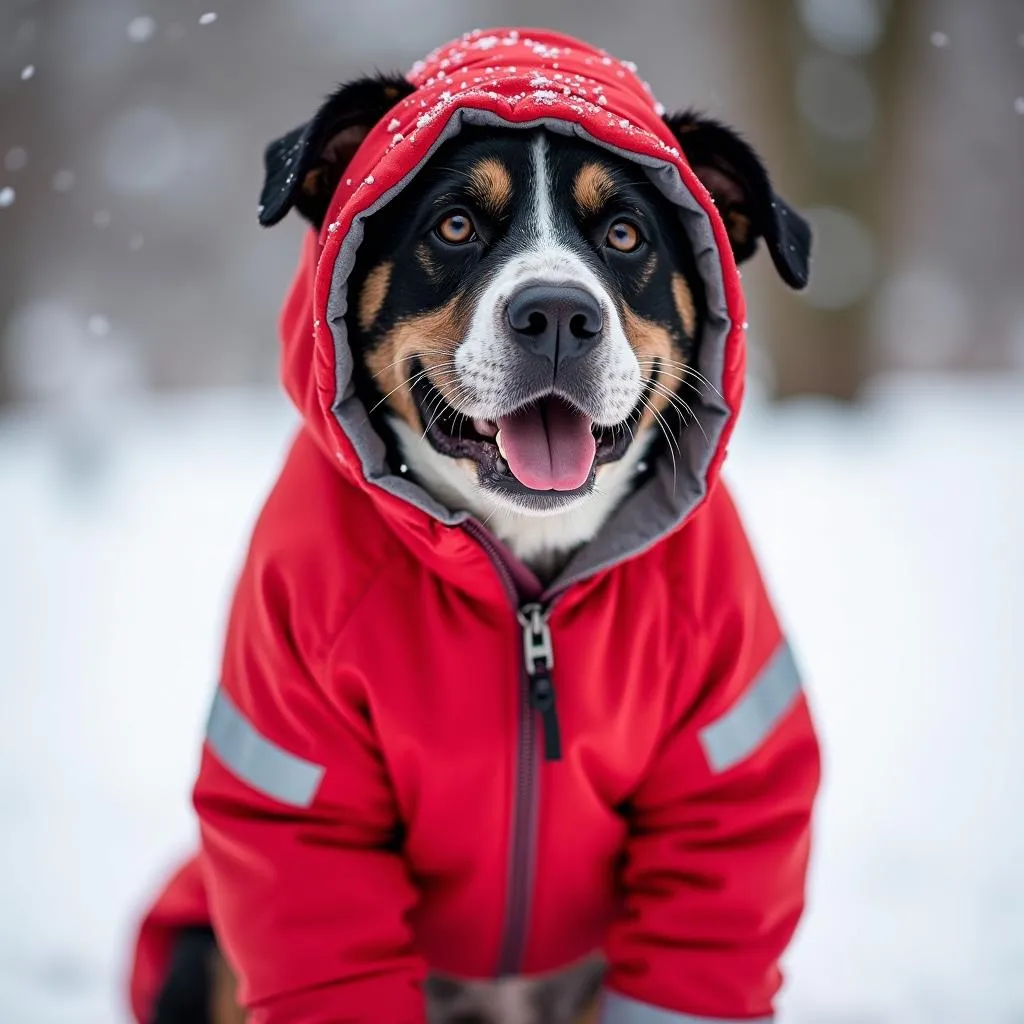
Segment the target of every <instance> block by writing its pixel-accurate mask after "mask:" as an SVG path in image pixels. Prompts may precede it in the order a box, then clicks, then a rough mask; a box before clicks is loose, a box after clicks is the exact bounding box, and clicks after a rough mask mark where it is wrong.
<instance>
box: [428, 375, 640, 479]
mask: <svg viewBox="0 0 1024 1024" xmlns="http://www.w3.org/2000/svg"><path fill="white" fill-rule="evenodd" d="M421 370H422V367H420V366H416V367H414V368H413V376H412V377H411V379H412V380H413V382H414V383H413V387H412V392H413V398H414V400H415V402H416V406H417V408H418V410H419V413H420V417H421V418H422V420H423V422H424V424H426V430H425V432H424V435H425V437H426V438H427V439H428V440H429V441H430V443H431V445H432V446H433V447H434V448H435V449H436V450H437V451H438V452H440V453H441V454H442V455H447V456H448V457H450V458H453V459H471V460H472V461H473V462H475V463H476V465H477V475H478V479H479V481H480V483H481V484H485V485H487V486H489V487H491V488H492V489H495V490H502V491H507V492H511V493H513V494H520V495H522V494H524V493H526V494H532V495H538V494H544V493H551V492H555V493H557V494H558V495H560V496H563V497H572V496H573V495H577V494H582V493H586V492H587V491H589V490H590V488H591V487H592V485H593V482H594V475H595V471H596V469H597V467H598V466H601V465H603V464H605V463H608V462H615V461H616V460H617V459H620V458H622V456H623V455H624V454H625V453H626V450H627V449H628V448H629V445H630V443H631V441H632V438H633V428H634V426H635V424H636V423H637V422H639V419H640V414H641V412H642V409H643V399H644V397H645V396H646V394H647V393H648V391H649V390H650V384H649V383H648V385H647V386H646V388H645V392H644V395H642V396H641V398H640V400H639V401H638V402H637V405H636V408H635V409H634V410H633V412H632V413H630V415H629V416H628V417H627V418H626V419H625V420H623V421H622V422H621V423H617V424H615V425H614V426H610V427H602V426H600V425H598V424H596V423H595V422H594V421H593V420H592V419H591V418H590V417H589V416H588V415H587V414H586V413H584V412H583V411H582V410H581V409H579V407H578V406H576V405H574V404H573V403H572V402H570V401H569V400H567V399H565V398H564V397H562V396H561V395H558V394H555V393H553V392H552V393H549V394H546V395H543V396H541V397H539V398H536V399H534V400H532V401H531V402H528V403H526V404H525V405H522V406H520V407H519V408H518V409H516V410H515V411H513V412H512V413H510V414H509V415H506V416H501V417H498V418H497V419H496V420H485V419H471V418H470V417H468V416H465V415H463V414H462V413H460V412H459V411H458V410H457V409H455V408H454V407H453V406H452V405H450V404H449V403H448V402H447V401H446V400H445V398H444V396H443V395H442V394H441V392H440V391H439V390H438V389H437V388H436V387H434V385H433V384H432V383H431V382H430V380H429V378H428V376H427V374H426V373H422V372H420V371H421Z"/></svg>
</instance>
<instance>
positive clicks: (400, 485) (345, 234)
mask: <svg viewBox="0 0 1024 1024" xmlns="http://www.w3.org/2000/svg"><path fill="white" fill-rule="evenodd" d="M407 77H408V79H409V81H410V82H411V83H412V84H413V85H414V86H415V87H416V91H415V92H414V93H412V94H411V95H410V96H408V97H407V98H405V99H403V100H402V101H400V102H399V103H398V104H397V105H396V106H395V107H394V108H393V109H392V110H391V111H390V112H389V113H388V114H387V115H386V116H385V117H383V118H382V119H381V120H380V122H379V123H378V124H377V125H376V126H375V127H374V129H373V130H372V131H371V132H370V134H369V135H368V136H367V138H366V140H365V141H364V142H363V144H362V145H361V146H360V148H359V150H358V151H357V153H356V155H355V157H354V159H353V160H352V162H351V164H350V166H349V167H348V170H347V172H346V174H345V176H344V177H343V178H342V180H341V182H340V184H339V186H338V189H337V191H336V193H335V196H334V198H333V200H332V203H331V206H330V209H329V211H328V215H327V217H326V218H325V221H324V227H323V229H322V230H321V231H320V233H319V236H316V235H315V234H313V233H312V232H311V233H310V235H309V236H308V237H307V239H306V240H305V242H304V245H303V249H302V256H301V259H300V263H299V268H298V272H297V274H296V277H295V280H294V283H293V285H292V288H291V291H290V293H289V295H288V297H287V299H286V302H285V305H284V309H283V311H282V316H281V339H282V346H283V353H282V355H283V377H284V384H285V387H286V388H287V390H288V392H289V394H290V395H291V397H292V399H293V400H294V401H295V403H296V405H297V406H298V408H299V409H300V411H301V412H302V415H303V417H304V419H305V423H306V426H307V428H308V429H309V430H310V431H311V433H312V434H313V436H314V437H315V438H316V440H317V442H318V444H319V445H320V446H321V448H323V450H324V451H325V452H326V453H327V454H328V456H329V457H330V458H331V459H332V460H336V461H337V463H338V465H339V467H340V469H341V471H342V473H344V474H345V475H346V477H347V478H348V479H349V480H351V481H352V482H353V483H355V484H356V485H357V486H359V487H361V488H365V489H367V490H368V491H369V493H370V494H371V496H372V497H373V499H374V501H375V502H376V503H377V504H378V506H379V508H380V510H381V511H382V512H383V513H384V514H385V515H386V516H387V517H388V518H389V519H390V520H392V522H393V524H394V525H395V527H396V528H398V529H399V530H400V531H401V532H403V533H408V532H409V531H411V532H412V534H413V535H416V536H417V537H419V538H420V539H421V540H427V541H429V542H430V543H432V544H433V543H436V542H437V541H438V540H439V531H442V530H443V529H444V528H445V527H446V526H452V525H456V524H458V523H459V522H461V521H463V520H464V519H465V518H466V515H465V514H464V513H460V514H453V513H452V512H451V511H449V510H447V509H444V508H442V507H441V506H440V505H439V504H438V503H437V502H436V501H434V500H433V499H432V498H430V497H429V496H428V495H426V494H425V492H424V491H423V490H422V489H421V488H419V487H418V486H417V485H415V484H413V483H412V482H411V481H409V480H408V479H405V478H404V477H398V476H396V475H394V474H391V473H390V471H389V470H388V468H387V467H386V466H385V465H384V462H383V445H382V443H381V442H380V439H379V438H377V437H376V435H375V434H373V433H372V430H370V428H369V421H368V419H367V416H366V412H365V409H364V408H363V406H362V404H361V403H360V402H359V401H358V399H356V398H355V396H354V394H353V392H352V385H351V365H352V356H351V352H350V350H349V347H348V342H347V338H346V329H345V324H344V312H345V309H346V297H345V291H346V279H347V277H348V274H349V273H350V271H351V268H352V265H353V263H354V260H355V251H356V249H357V248H358V245H359V242H360V240H361V238H362V219H363V218H364V217H365V216H368V215H369V214H371V213H372V212H373V211H374V210H376V209H378V208H379V207H380V206H381V205H383V204H384V203H386V202H387V201H388V200H389V199H391V198H392V197H393V196H394V195H395V194H397V192H399V191H400V190H401V188H402V187H403V186H404V185H405V184H406V183H407V182H408V181H409V180H410V179H411V178H412V177H413V176H414V175H415V174H416V172H417V170H418V169H419V168H420V167H421V166H422V165H423V163H424V162H425V161H426V160H427V159H428V158H429V156H430V155H431V153H432V152H433V151H434V149H436V147H437V146H439V145H440V144H441V143H442V142H444V141H445V140H446V139H447V138H449V137H451V136H452V135H454V134H455V133H457V132H458V130H459V128H460V127H461V125H462V124H463V123H473V124H479V123H493V124H502V125H507V126H513V127H514V126H523V127H535V126H537V125H539V124H543V125H544V126H545V127H547V128H548V129H549V130H552V131H560V132H563V133H569V132H571V133H575V134H576V135H578V136H582V137H584V138H589V139H591V140H592V141H594V142H596V143H597V144H598V145H601V146H604V147H606V148H609V149H612V150H614V151H616V152H618V153H619V154H620V155H623V156H626V157H628V158H630V159H633V160H635V161H636V162H637V163H640V164H642V165H643V166H644V167H645V168H646V169H647V172H648V174H649V175H650V177H651V178H652V180H653V181H654V182H655V183H656V184H657V185H658V186H659V187H660V188H661V190H662V191H663V192H664V193H665V194H666V195H667V196H668V197H669V198H670V199H671V200H673V201H674V202H675V203H676V204H677V205H678V206H679V208H680V215H681V217H682V218H683V222H684V226H685V227H686V229H687V231H688V232H689V234H690V236H691V239H692V240H693V241H694V243H695V244H694V248H695V251H696V252H697V253H698V254H700V255H699V257H698V264H699V268H700V271H701V274H702V276H703V278H704V280H705V285H706V288H707V292H708V305H709V316H708V326H707V328H706V330H705V333H704V336H703V337H702V339H701V343H700V356H699V368H700V370H701V371H702V372H703V373H704V375H705V376H707V377H708V378H709V380H710V381H711V383H712V384H713V385H714V389H716V390H717V392H719V394H713V393H711V392H710V391H709V392H708V393H706V394H705V396H704V398H703V400H702V401H701V402H699V403H697V405H696V413H697V417H698V421H699V423H698V424H692V425H691V426H690V428H689V429H687V430H684V431H683V434H682V436H681V437H680V439H679V440H680V446H681V448H682V453H683V460H682V462H683V466H682V471H681V472H679V473H678V475H677V474H675V473H674V472H673V471H672V469H671V467H670V468H669V469H668V470H667V471H666V473H665V474H662V475H661V476H660V477H656V478H655V479H654V480H652V481H651V482H649V483H648V484H647V485H645V487H644V488H643V489H642V490H643V491H652V489H653V493H650V494H648V495H647V500H646V501H644V502H641V503H639V504H638V502H637V500H636V499H637V498H638V497H639V496H640V492H638V494H637V495H634V496H633V497H632V498H631V499H630V500H629V501H627V503H626V505H627V506H633V507H632V508H631V509H628V510H627V509H626V508H625V507H624V508H623V509H620V510H619V513H620V514H617V515H616V516H615V517H613V520H612V521H611V522H610V523H609V524H608V527H607V528H606V531H605V532H606V533H607V532H608V531H609V530H615V529H616V528H618V529H619V530H620V532H621V531H622V530H623V529H625V531H626V532H627V533H628V534H629V535H630V536H629V542H628V544H625V545H624V544H621V543H612V544H605V545H604V547H605V548H607V550H601V551H600V552H598V553H596V554H595V556H594V557H592V558H590V559H589V560H588V561H589V562H590V565H589V570H590V571H593V569H594V568H596V567H599V566H600V565H604V564H608V563H610V562H612V561H617V560H619V559H620V558H621V557H624V555H625V554H629V553H634V552H635V551H637V550H641V549H643V548H645V547H647V546H649V544H650V543H653V542H654V541H655V540H656V539H658V537H660V536H663V535H664V534H665V533H667V532H668V531H669V530H671V529H673V528H675V527H676V526H678V525H679V524H680V523H681V522H683V521H684V520H685V519H686V518H688V517H689V515H690V514H691V513H692V512H693V510H694V509H695V508H696V507H697V506H699V505H700V504H701V503H702V502H703V500H704V498H705V497H706V495H707V493H708V491H709V489H710V488H711V486H713V484H714V482H715V480H716V479H717V476H718V473H719V469H720V466H721V463H722V460H723V458H724V455H725V448H726V443H727V441H728V438H729V435H730V433H731V431H732V426H733V422H734V419H735V414H736V412H737V410H738V408H739V405H740V400H741V396H742V391H743V377H744V363H745V349H744V339H743V333H744V332H743V324H744V319H745V316H744V303H743V297H742V293H741V290H740V286H739V275H738V273H737V271H736V266H735V262H734V260H733V257H732V252H731V249H730V246H729V242H728V237H727V235H726V230H725V226H724V224H723V223H722V220H721V218H720V217H719V215H718V213H717V211H716V209H715V206H714V203H713V202H712V200H711V198H710V196H709V195H708V193H707V192H706V191H705V189H704V187H703V186H702V185H701V184H700V182H699V181H698V180H697V178H696V176H695V175H694V174H693V173H692V171H691V170H690V167H689V165H688V164H687V162H686V159H685V157H684V156H683V155H682V153H681V152H680V150H679V148H678V146H677V144H676V140H675V138H674V136H673V135H672V133H671V131H670V130H669V129H668V127H667V126H666V125H665V124H664V122H663V121H662V117H661V115H662V112H663V107H662V106H661V104H659V103H658V102H657V101H656V100H655V99H654V97H653V95H652V94H651V91H650V87H649V86H648V85H647V84H646V83H645V82H643V81H641V80H640V78H638V77H637V75H636V70H635V66H634V65H633V64H631V63H629V62H624V61H619V60H617V59H616V58H614V57H611V56H610V55H609V54H607V53H606V52H605V51H603V50H599V49H595V48H594V47H591V46H589V45H587V44H586V43H582V42H580V41H579V40H576V39H573V38H571V37H569V36H565V35H561V34H559V33H556V32H551V31H548V30H532V29H493V30H488V31H480V30H478V31H475V32H471V33H468V34H467V35H465V36H463V37H462V38H461V39H458V40H456V41H455V42H452V43H450V44H448V45H446V46H444V47H441V48H439V49H437V50H435V51H434V52H433V53H431V54H430V55H429V56H428V57H427V58H426V59H425V60H423V61H418V62H417V63H416V64H415V65H414V66H413V68H412V70H411V71H410V72H409V74H408V76H407ZM627 512H628V516H627V517H626V518H623V514H625V513H627ZM638 518H640V519H642V520H643V522H642V523H640V524H638ZM627 519H628V521H627ZM617 521H618V523H617ZM638 531H639V532H638ZM594 543H595V544H597V543H598V542H597V541H595V542H594ZM593 546H594V545H593V544H592V545H591V547H593Z"/></svg>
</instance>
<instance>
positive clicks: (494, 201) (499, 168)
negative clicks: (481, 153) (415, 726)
mask: <svg viewBox="0 0 1024 1024" xmlns="http://www.w3.org/2000/svg"><path fill="white" fill-rule="evenodd" d="M469 192H470V195H472V197H473V198H474V199H475V200H476V201H477V202H478V203H479V204H480V206H481V207H482V208H483V209H484V211H486V212H487V213H488V214H490V216H492V217H494V218H495V219H498V218H500V217H502V216H503V215H504V213H505V210H506V209H507V207H508V204H509V203H510V202H511V201H512V175H511V174H509V171H508V168H507V167H506V166H505V165H504V164H503V163H502V162H501V161H500V160H499V159H498V158H497V157H493V156H488V157H485V158H484V159H483V160H481V161H480V162H479V163H477V164H476V165H474V167H473V168H472V170H471V171H470V172H469Z"/></svg>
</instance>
